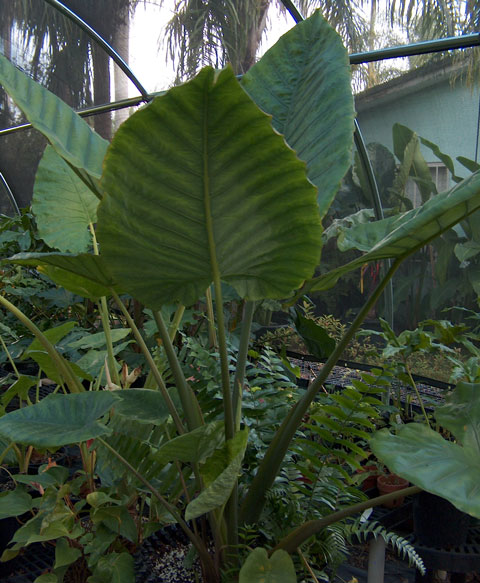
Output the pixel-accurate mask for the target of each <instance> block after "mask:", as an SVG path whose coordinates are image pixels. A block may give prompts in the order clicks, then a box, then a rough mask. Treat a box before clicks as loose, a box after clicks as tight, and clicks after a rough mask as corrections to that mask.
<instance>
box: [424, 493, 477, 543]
mask: <svg viewBox="0 0 480 583" xmlns="http://www.w3.org/2000/svg"><path fill="white" fill-rule="evenodd" d="M469 524H470V515H468V514H466V513H465V512H462V511H461V510H458V508H455V506H454V505H453V504H451V503H450V502H448V500H445V499H444V498H440V497H439V496H435V495H434V494H430V493H429V492H420V494H418V495H417V496H416V497H415V499H414V502H413V526H414V533H415V536H416V537H417V541H418V543H419V544H420V545H422V546H426V547H440V548H443V547H447V546H451V545H463V544H465V542H466V540H467V533H468V526H469Z"/></svg>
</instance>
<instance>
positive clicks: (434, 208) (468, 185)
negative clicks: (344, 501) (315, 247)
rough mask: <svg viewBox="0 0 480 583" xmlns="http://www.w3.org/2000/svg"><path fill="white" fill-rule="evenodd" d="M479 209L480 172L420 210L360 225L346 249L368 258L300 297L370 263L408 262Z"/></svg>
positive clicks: (347, 236) (312, 283)
mask: <svg viewBox="0 0 480 583" xmlns="http://www.w3.org/2000/svg"><path fill="white" fill-rule="evenodd" d="M479 208H480V172H476V173H475V174H472V176H469V177H468V178H466V179H465V180H463V181H462V182H460V183H459V184H457V185H456V186H455V187H454V188H452V189H451V190H449V191H447V192H443V193H441V194H437V195H436V196H434V197H433V198H431V199H430V200H428V201H427V202H426V203H425V204H423V205H422V206H421V207H419V208H417V209H413V210H411V211H408V212H406V213H402V214H400V215H396V216H393V217H389V218H387V219H383V220H381V221H376V222H374V223H368V224H359V225H356V226H355V227H353V228H352V229H349V230H347V231H345V232H344V234H343V238H342V241H341V246H342V249H343V250H346V249H351V248H357V249H361V250H364V251H367V252H366V254H365V255H363V256H362V257H359V258H357V259H354V260H353V261H350V262H349V263H347V264H345V265H342V266H341V267H338V268H336V269H333V270H332V271H329V272H327V273H325V274H323V275H320V276H319V277H315V278H313V279H311V280H309V281H307V282H306V283H305V286H304V287H303V289H302V290H301V293H300V294H299V296H301V295H303V294H304V293H307V292H308V291H317V290H318V291H320V290H326V289H330V288H331V287H333V286H334V285H335V283H336V282H337V281H338V279H339V278H340V277H341V276H342V275H344V274H345V273H349V272H350V271H353V270H355V269H358V268H359V267H361V266H362V265H364V264H365V263H368V262H370V261H379V260H381V259H388V258H392V259H405V258H406V257H408V256H409V255H411V254H412V253H414V252H415V251H417V250H418V249H420V248H421V247H423V246H424V245H426V244H427V243H429V242H430V241H431V240H432V239H435V237H438V236H439V235H441V234H442V233H444V232H445V231H447V230H448V229H450V228H451V227H453V226H454V225H455V224H457V223H458V222H459V221H461V220H462V219H464V218H466V217H468V216H469V215H470V214H472V213H473V212H475V211H476V210H477V209H479Z"/></svg>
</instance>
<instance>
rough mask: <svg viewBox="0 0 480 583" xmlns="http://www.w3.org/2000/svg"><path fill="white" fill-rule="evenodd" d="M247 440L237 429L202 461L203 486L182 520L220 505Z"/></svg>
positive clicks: (233, 481) (234, 480)
mask: <svg viewBox="0 0 480 583" xmlns="http://www.w3.org/2000/svg"><path fill="white" fill-rule="evenodd" d="M247 439H248V432H247V431H246V430H243V431H239V432H238V433H237V434H236V435H235V437H233V438H232V439H229V440H228V441H226V442H225V444H224V446H223V447H222V448H221V449H219V450H217V451H215V453H214V454H213V455H212V456H211V457H210V458H209V459H208V460H207V461H206V462H205V464H204V465H203V467H202V468H201V470H200V471H201V475H202V478H203V481H204V484H205V489H204V490H203V491H202V492H201V493H200V495H199V496H197V498H195V499H194V500H192V501H191V502H190V504H189V505H188V506H187V508H186V511H185V519H186V520H193V519H194V518H197V517H198V516H201V515H202V514H206V513H208V512H210V511H211V510H215V509H216V508H222V507H223V505H224V504H225V503H226V501H227V500H228V499H229V497H230V494H231V493H232V490H233V487H234V485H235V484H236V483H237V480H238V474H239V472H240V468H241V467H242V460H243V456H244V454H245V449H246V447H247Z"/></svg>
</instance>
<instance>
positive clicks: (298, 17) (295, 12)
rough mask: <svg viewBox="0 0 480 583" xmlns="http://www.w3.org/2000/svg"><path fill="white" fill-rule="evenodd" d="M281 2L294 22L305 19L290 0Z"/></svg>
mask: <svg viewBox="0 0 480 583" xmlns="http://www.w3.org/2000/svg"><path fill="white" fill-rule="evenodd" d="M281 2H282V4H283V5H284V6H285V8H286V9H287V10H288V12H289V13H290V16H291V17H292V18H293V20H294V21H295V24H298V23H299V22H300V21H301V20H305V19H304V18H303V16H302V15H301V14H300V12H299V10H298V8H297V7H296V6H295V4H294V3H293V2H292V0H281Z"/></svg>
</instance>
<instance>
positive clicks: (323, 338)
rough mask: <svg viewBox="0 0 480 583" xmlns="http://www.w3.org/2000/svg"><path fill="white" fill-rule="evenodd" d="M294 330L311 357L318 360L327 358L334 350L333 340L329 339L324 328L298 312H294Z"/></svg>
mask: <svg viewBox="0 0 480 583" xmlns="http://www.w3.org/2000/svg"><path fill="white" fill-rule="evenodd" d="M295 328H296V330H297V332H298V333H299V334H300V336H301V337H302V340H303V341H304V342H305V345H306V347H307V349H308V351H309V354H311V355H312V356H315V357H316V358H319V359H324V358H328V357H329V356H330V354H332V352H333V351H334V350H335V340H334V339H333V338H330V336H329V335H328V333H327V331H326V330H325V328H322V326H320V325H319V324H317V323H316V322H315V320H312V319H311V318H305V316H303V315H302V314H301V313H300V312H299V311H298V310H296V316H295Z"/></svg>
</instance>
